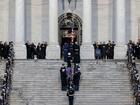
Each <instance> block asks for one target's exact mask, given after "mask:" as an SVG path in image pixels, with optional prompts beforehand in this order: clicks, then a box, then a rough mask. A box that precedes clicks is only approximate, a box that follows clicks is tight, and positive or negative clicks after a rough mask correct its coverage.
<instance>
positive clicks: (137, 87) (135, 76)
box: [127, 41, 140, 105]
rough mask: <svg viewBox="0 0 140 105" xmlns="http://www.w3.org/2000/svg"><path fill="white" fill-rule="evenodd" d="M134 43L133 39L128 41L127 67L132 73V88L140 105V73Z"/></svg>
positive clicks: (136, 101)
mask: <svg viewBox="0 0 140 105" xmlns="http://www.w3.org/2000/svg"><path fill="white" fill-rule="evenodd" d="M133 44H134V43H132V41H129V43H128V50H127V57H128V63H127V67H128V70H129V74H130V81H131V85H132V89H133V91H134V93H133V95H134V98H135V105H140V80H139V73H138V70H137V67H136V62H135V58H136V55H135V51H134V49H133V48H132V46H133ZM133 47H134V46H133Z"/></svg>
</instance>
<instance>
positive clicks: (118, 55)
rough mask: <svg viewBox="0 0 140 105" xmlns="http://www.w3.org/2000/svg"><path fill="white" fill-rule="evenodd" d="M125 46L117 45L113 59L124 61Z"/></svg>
mask: <svg viewBox="0 0 140 105" xmlns="http://www.w3.org/2000/svg"><path fill="white" fill-rule="evenodd" d="M126 52H127V45H117V46H115V49H114V59H126Z"/></svg>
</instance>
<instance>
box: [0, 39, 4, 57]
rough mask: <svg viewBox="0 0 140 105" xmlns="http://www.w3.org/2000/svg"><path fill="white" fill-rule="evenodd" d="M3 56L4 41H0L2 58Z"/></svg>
mask: <svg viewBox="0 0 140 105" xmlns="http://www.w3.org/2000/svg"><path fill="white" fill-rule="evenodd" d="M2 58H3V44H2V41H0V59H2Z"/></svg>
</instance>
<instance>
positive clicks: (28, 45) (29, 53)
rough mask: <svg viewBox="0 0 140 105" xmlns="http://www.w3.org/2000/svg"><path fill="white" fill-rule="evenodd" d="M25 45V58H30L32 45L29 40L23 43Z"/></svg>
mask: <svg viewBox="0 0 140 105" xmlns="http://www.w3.org/2000/svg"><path fill="white" fill-rule="evenodd" d="M25 45H26V52H27V59H32V46H31V44H30V43H29V42H27V43H25Z"/></svg>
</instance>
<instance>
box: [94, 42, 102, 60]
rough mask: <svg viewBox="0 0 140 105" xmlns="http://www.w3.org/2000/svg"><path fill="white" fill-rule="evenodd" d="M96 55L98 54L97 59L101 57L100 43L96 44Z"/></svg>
mask: <svg viewBox="0 0 140 105" xmlns="http://www.w3.org/2000/svg"><path fill="white" fill-rule="evenodd" d="M95 56H96V59H101V49H100V47H99V45H97V46H96V49H95Z"/></svg>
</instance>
